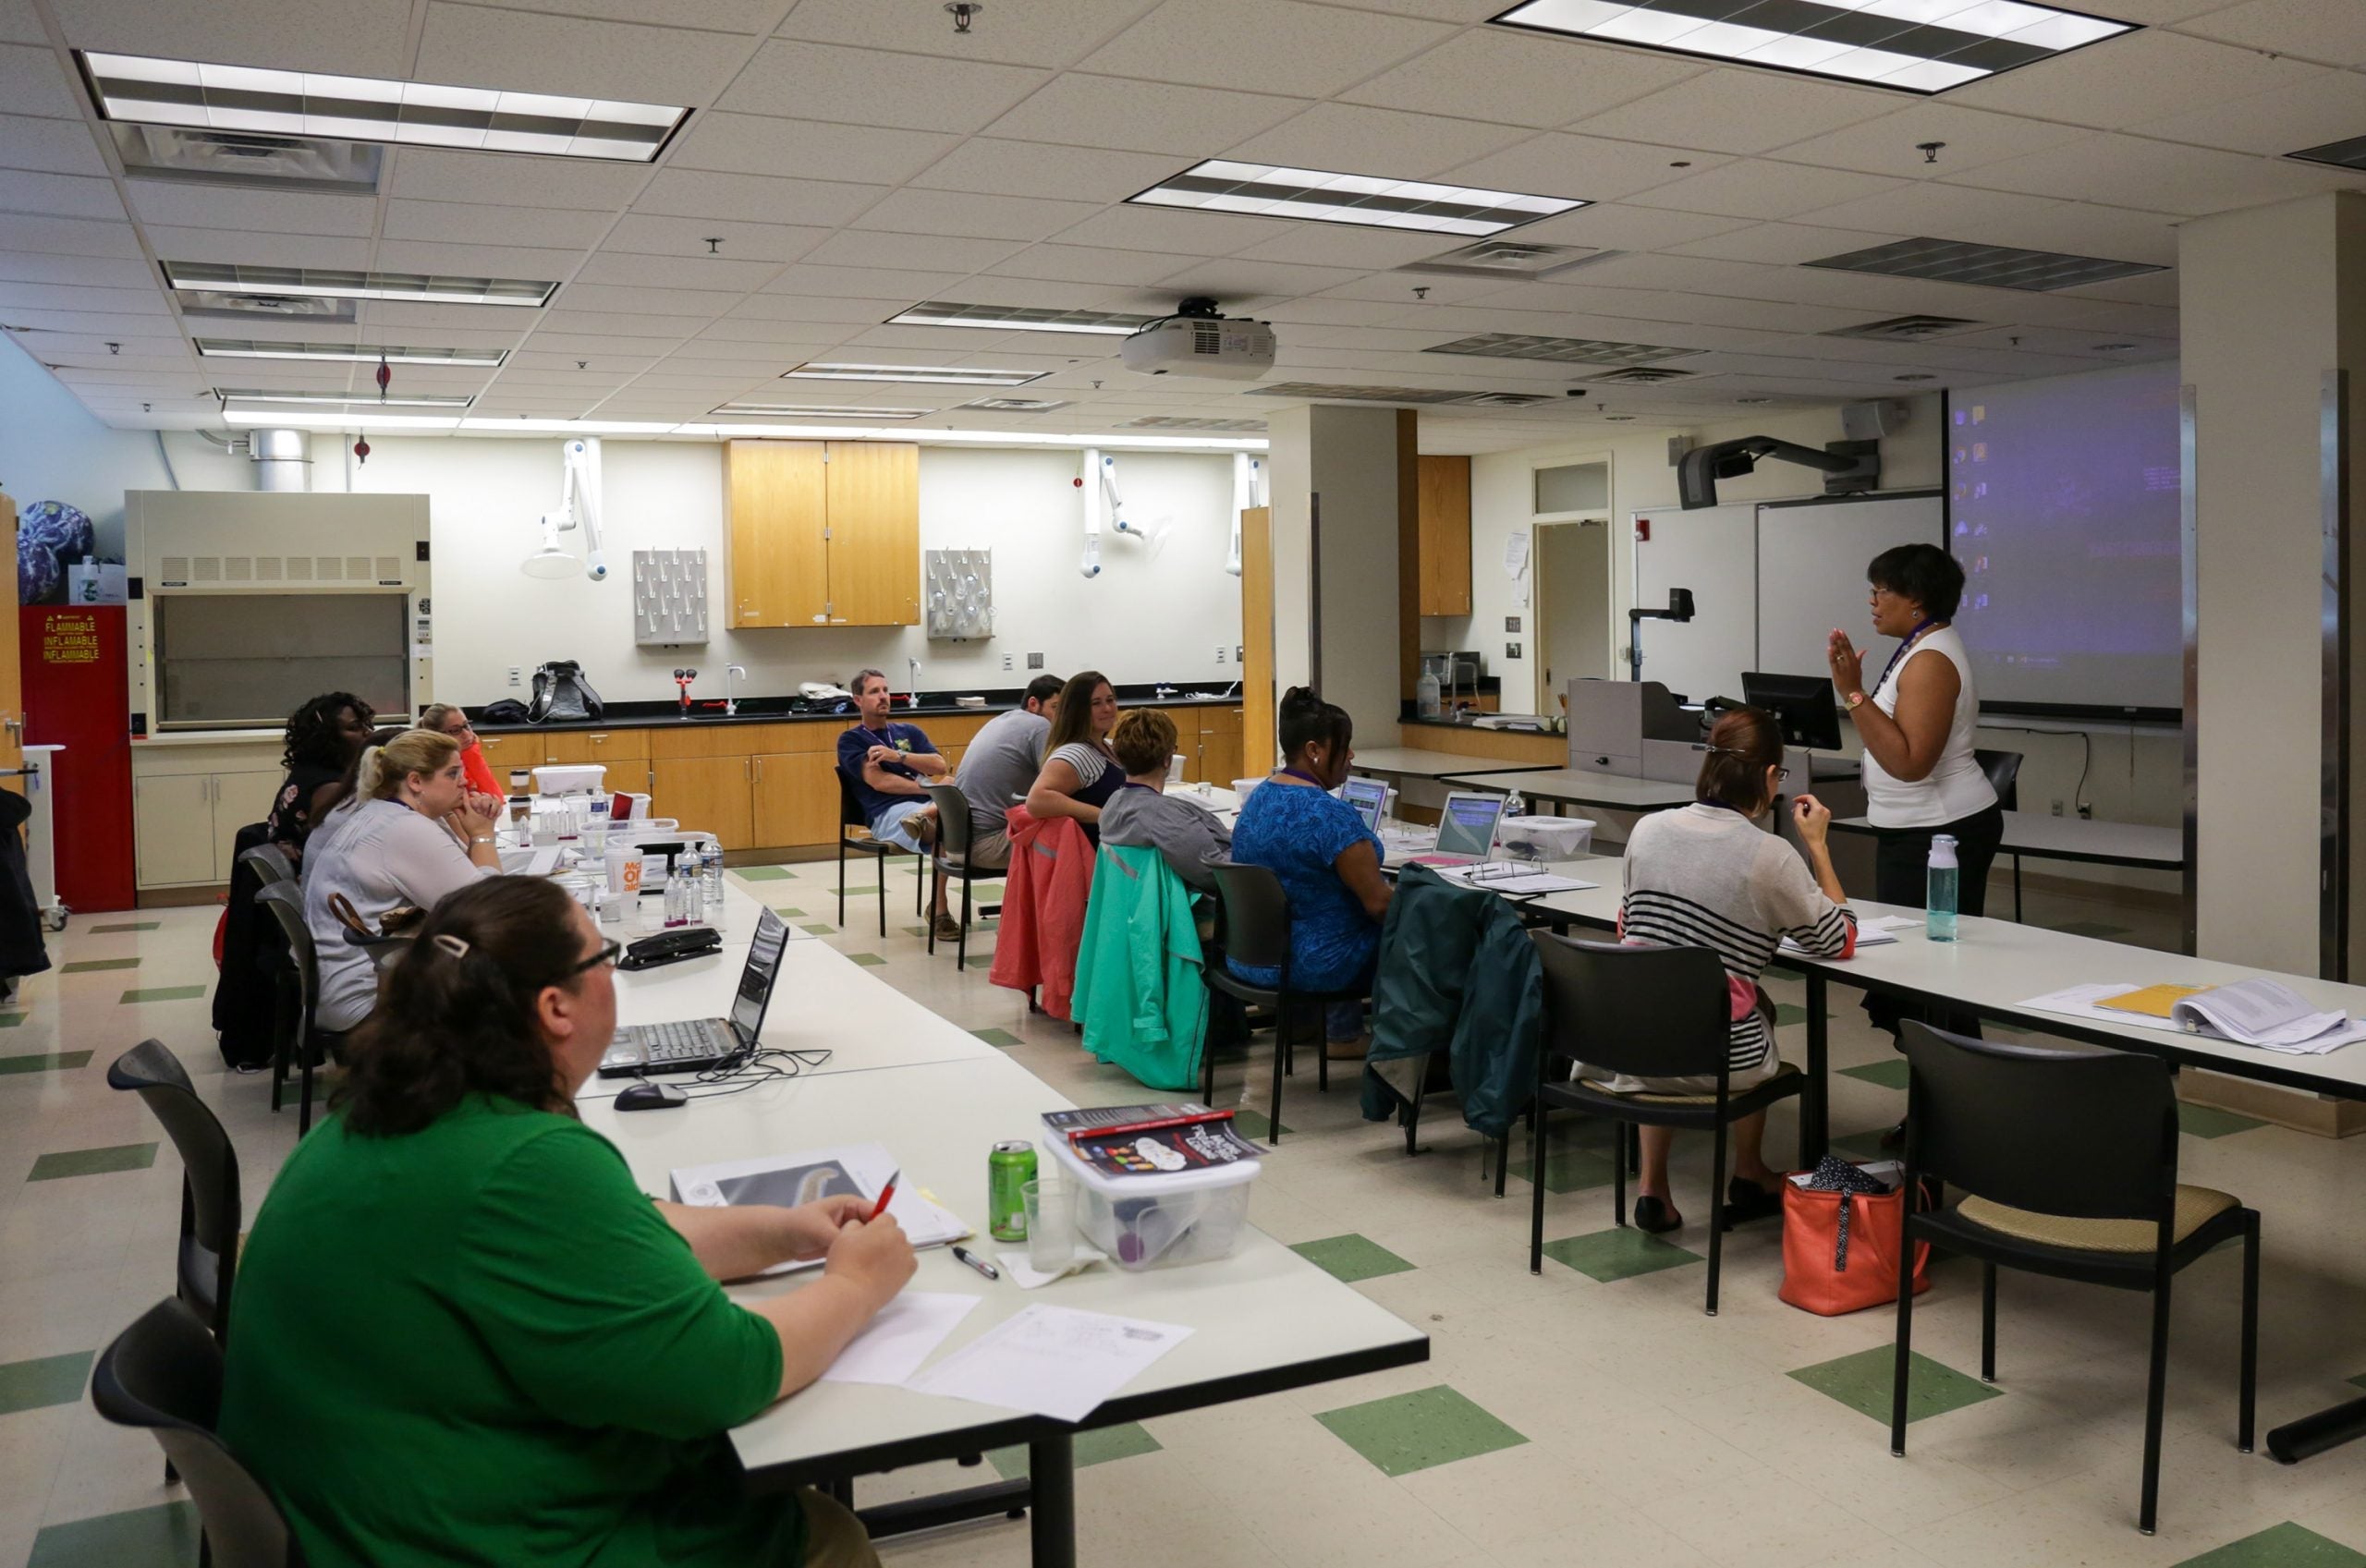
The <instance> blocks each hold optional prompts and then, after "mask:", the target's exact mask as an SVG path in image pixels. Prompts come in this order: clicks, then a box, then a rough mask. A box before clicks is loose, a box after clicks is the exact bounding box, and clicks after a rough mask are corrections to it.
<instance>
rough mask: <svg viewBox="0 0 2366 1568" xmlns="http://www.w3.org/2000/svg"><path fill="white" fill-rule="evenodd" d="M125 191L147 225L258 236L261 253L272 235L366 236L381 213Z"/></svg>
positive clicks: (275, 196)
mask: <svg viewBox="0 0 2366 1568" xmlns="http://www.w3.org/2000/svg"><path fill="white" fill-rule="evenodd" d="M125 187H126V188H127V189H128V190H129V191H130V192H131V204H132V207H133V209H134V210H135V211H136V212H137V213H139V215H140V221H141V222H143V223H151V224H177V225H183V226H186V227H189V228H219V229H233V230H238V231H241V232H244V233H248V234H251V235H253V236H255V237H256V239H257V243H258V247H259V248H261V247H267V246H268V244H269V241H268V240H266V239H264V238H263V237H264V236H267V235H278V234H325V235H344V236H348V237H357V236H363V235H367V234H368V233H369V232H370V231H371V228H372V225H373V223H374V221H375V219H376V216H377V210H378V204H377V202H375V201H372V200H371V199H370V198H369V197H366V196H321V195H315V194H313V193H311V192H309V191H293V190H236V189H227V188H223V187H221V186H213V185H175V184H169V183H166V182H165V181H162V180H146V179H135V180H128V181H126V182H125ZM0 204H5V203H0ZM269 259H270V258H269V255H268V252H267V250H265V251H264V252H263V253H262V254H259V255H257V256H256V258H255V260H257V261H263V262H265V263H268V261H269Z"/></svg>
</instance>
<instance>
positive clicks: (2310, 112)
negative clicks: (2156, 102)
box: [2128, 71, 2366, 158]
mask: <svg viewBox="0 0 2366 1568" xmlns="http://www.w3.org/2000/svg"><path fill="white" fill-rule="evenodd" d="M2362 97H2366V86H2361V84H2360V80H2359V79H2358V77H2357V76H2356V75H2355V74H2353V73H2349V72H2339V71H2329V72H2327V73H2326V74H2325V76H2324V77H2323V79H2321V80H2317V81H2313V82H2311V83H2309V84H2307V85H2305V86H2301V87H2296V88H2293V89H2291V90H2289V91H2276V92H2259V93H2253V94H2252V95H2251V96H2250V97H2249V98H2235V99H2230V100H2228V101H2227V102H2226V103H2212V104H2207V105H2205V106H2203V107H2201V108H2192V109H2189V108H2182V107H2178V108H2174V109H2172V110H2171V112H2169V113H2167V114H2165V115H2162V116H2161V117H2160V118H2158V119H2145V120H2138V121H2136V122H2135V123H2134V124H2132V125H2130V126H2129V127H2128V129H2129V131H2131V132H2132V133H2134V134H2136V135H2138V136H2150V137H2158V138H2161V139H2162V140H2168V141H2190V142H2199V143H2200V144H2201V145H2202V146H2205V147H2216V148H2221V149H2224V150H2226V151H2227V152H2257V153H2261V154H2263V155H2265V156H2267V157H2271V158H2273V157H2280V156H2282V155H2283V154H2285V153H2287V152H2299V151H2300V150H2301V149H2302V148H2304V147H2322V146H2323V145H2324V144H2325V143H2327V142H2329V141H2347V140H2349V139H2350V138H2351V137H2353V136H2356V135H2358V134H2359V133H2360V128H2361V127H2366V103H2361V98H2362Z"/></svg>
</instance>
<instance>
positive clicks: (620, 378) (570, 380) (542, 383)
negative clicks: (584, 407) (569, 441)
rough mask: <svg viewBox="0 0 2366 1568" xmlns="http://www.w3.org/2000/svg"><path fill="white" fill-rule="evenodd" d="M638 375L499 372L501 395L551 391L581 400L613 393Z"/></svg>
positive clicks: (569, 367) (524, 369) (521, 368)
mask: <svg viewBox="0 0 2366 1568" xmlns="http://www.w3.org/2000/svg"><path fill="white" fill-rule="evenodd" d="M637 373H639V372H630V373H628V372H624V371H612V372H609V373H607V374H604V375H595V374H593V373H592V372H591V371H578V370H577V369H576V368H575V367H574V366H573V365H567V366H565V367H563V368H561V369H558V370H541V369H535V368H531V367H527V366H516V367H507V366H505V367H504V368H503V370H502V372H501V381H500V383H499V384H500V386H501V388H502V390H503V391H505V392H509V393H518V392H524V391H528V390H530V389H533V388H553V389H556V390H558V391H561V392H564V393H567V394H570V395H580V396H584V397H601V396H605V395H609V394H611V393H614V392H615V391H616V389H617V388H618V387H621V386H623V385H624V384H625V383H626V382H628V381H629V380H631V379H632V375H633V374H637Z"/></svg>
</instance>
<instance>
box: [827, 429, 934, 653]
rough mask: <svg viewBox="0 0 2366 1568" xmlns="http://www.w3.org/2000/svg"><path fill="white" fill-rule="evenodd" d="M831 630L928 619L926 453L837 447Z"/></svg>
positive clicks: (832, 482)
mask: <svg viewBox="0 0 2366 1568" xmlns="http://www.w3.org/2000/svg"><path fill="white" fill-rule="evenodd" d="M829 496H830V507H829V516H830V596H829V597H830V612H829V613H830V624H831V625H832V626H918V625H919V624H920V619H921V449H920V448H919V447H917V446H914V445H912V444H909V443H906V442H876V441H848V442H832V443H831V444H830V461H829Z"/></svg>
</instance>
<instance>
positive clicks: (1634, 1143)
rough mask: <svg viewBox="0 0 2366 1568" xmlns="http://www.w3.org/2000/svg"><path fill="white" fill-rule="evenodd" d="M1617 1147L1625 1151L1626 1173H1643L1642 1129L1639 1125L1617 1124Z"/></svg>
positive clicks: (1631, 1174)
mask: <svg viewBox="0 0 2366 1568" xmlns="http://www.w3.org/2000/svg"><path fill="white" fill-rule="evenodd" d="M1618 1146H1619V1148H1621V1149H1625V1150H1626V1151H1627V1173H1628V1175H1630V1176H1640V1175H1641V1174H1642V1173H1643V1128H1642V1124H1640V1123H1637V1122H1621V1123H1620V1124H1618Z"/></svg>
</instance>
